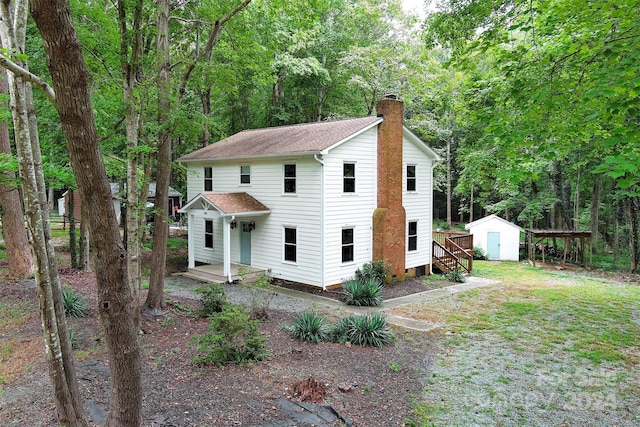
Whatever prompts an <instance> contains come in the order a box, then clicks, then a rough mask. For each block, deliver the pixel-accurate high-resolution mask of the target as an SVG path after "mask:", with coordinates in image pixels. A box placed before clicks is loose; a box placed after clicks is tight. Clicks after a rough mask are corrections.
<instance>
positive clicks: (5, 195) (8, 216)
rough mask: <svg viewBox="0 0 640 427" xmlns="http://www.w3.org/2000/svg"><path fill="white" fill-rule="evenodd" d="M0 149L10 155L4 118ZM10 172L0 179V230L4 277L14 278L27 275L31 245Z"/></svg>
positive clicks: (2, 86) (0, 83) (0, 86)
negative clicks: (6, 267) (7, 272)
mask: <svg viewBox="0 0 640 427" xmlns="http://www.w3.org/2000/svg"><path fill="white" fill-rule="evenodd" d="M0 73H1V75H0V94H6V93H8V91H9V89H8V87H7V73H6V70H5V69H4V68H1V69H0ZM0 153H2V154H8V155H11V144H10V142H9V128H8V126H7V124H6V123H5V122H0ZM15 178H16V177H15V174H14V173H13V172H11V173H8V174H7V175H6V177H5V179H6V180H7V182H3V181H0V206H2V232H3V235H4V243H5V247H6V252H7V261H8V264H9V274H8V278H11V279H18V278H25V277H29V275H31V273H32V272H33V257H32V254H31V246H30V245H29V239H28V237H27V230H26V229H25V228H24V213H23V210H22V209H23V207H22V200H21V199H20V190H19V189H18V186H17V185H18V184H17V182H16V185H14V184H13V183H12V182H10V181H13V180H14V179H15Z"/></svg>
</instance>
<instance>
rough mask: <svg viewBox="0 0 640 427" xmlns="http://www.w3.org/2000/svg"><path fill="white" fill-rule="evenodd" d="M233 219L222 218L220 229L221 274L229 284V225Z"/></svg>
mask: <svg viewBox="0 0 640 427" xmlns="http://www.w3.org/2000/svg"><path fill="white" fill-rule="evenodd" d="M232 220H233V218H228V217H225V218H224V225H223V227H222V256H223V261H222V265H223V272H224V275H225V277H226V278H227V281H228V282H229V283H231V282H232V280H231V225H230V224H229V223H230V222H231V221H232Z"/></svg>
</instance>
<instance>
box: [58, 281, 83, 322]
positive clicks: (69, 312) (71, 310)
mask: <svg viewBox="0 0 640 427" xmlns="http://www.w3.org/2000/svg"><path fill="white" fill-rule="evenodd" d="M62 304H63V306H64V315H65V316H66V317H85V316H86V315H87V300H86V299H85V298H84V297H83V296H82V295H80V294H79V293H78V292H77V291H76V290H75V289H69V288H67V289H63V290H62Z"/></svg>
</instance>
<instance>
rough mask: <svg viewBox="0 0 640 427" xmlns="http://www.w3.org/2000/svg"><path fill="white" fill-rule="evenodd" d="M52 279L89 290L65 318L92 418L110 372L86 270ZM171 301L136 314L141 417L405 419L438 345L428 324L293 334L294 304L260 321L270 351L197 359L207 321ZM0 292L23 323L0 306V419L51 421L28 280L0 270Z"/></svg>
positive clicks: (408, 285) (176, 420)
mask: <svg viewBox="0 0 640 427" xmlns="http://www.w3.org/2000/svg"><path fill="white" fill-rule="evenodd" d="M5 262H6V261H5ZM1 267H2V265H0V268H1ZM172 268H173V269H175V268H174V267H170V268H169V272H171V271H172ZM61 280H62V283H63V284H64V285H65V286H69V287H72V288H74V289H76V290H78V291H79V292H81V293H82V294H83V295H84V296H85V297H86V298H87V299H88V300H89V303H88V306H89V308H90V310H89V315H88V316H87V317H85V318H80V319H70V321H69V328H70V329H71V331H72V336H73V342H74V343H75V356H76V360H77V365H76V368H77V371H78V378H79V381H80V387H81V393H82V396H83V397H84V399H85V401H86V403H87V410H88V414H90V416H89V418H90V420H91V421H92V425H100V424H101V423H103V422H104V420H105V417H106V410H107V405H108V392H109V372H108V365H107V362H106V358H105V355H104V336H103V333H102V331H101V326H100V322H99V319H98V318H97V310H96V309H95V307H96V302H95V294H96V286H95V278H94V275H93V274H91V273H84V272H78V271H74V270H70V269H63V270H61ZM419 290H426V288H424V286H423V285H421V284H420V283H419V281H416V280H409V281H407V282H401V283H397V284H395V285H393V286H389V287H388V291H387V293H386V298H391V297H395V296H400V295H402V294H406V293H412V292H415V291H419ZM144 297H145V295H144V291H143V295H141V298H142V300H144ZM168 300H170V301H171V304H168V305H167V311H166V313H165V315H164V316H162V317H149V316H144V317H143V319H142V330H143V332H144V333H143V334H142V335H141V338H140V344H141V349H142V361H143V363H142V365H143V368H142V369H143V390H144V391H143V393H144V395H143V425H144V426H210V425H220V426H264V427H268V426H274V427H275V426H312V425H315V426H342V425H353V426H367V427H376V426H402V425H411V422H410V419H411V417H412V403H413V402H414V401H415V399H416V398H417V397H418V396H419V394H420V392H421V390H422V389H423V388H424V384H425V382H424V380H425V378H426V372H427V370H428V369H429V361H430V360H431V359H432V355H433V352H434V351H435V346H434V344H433V342H432V337H431V336H430V335H429V334H425V333H419V332H414V331H408V330H402V329H395V330H394V332H395V334H396V342H395V344H394V345H391V346H387V347H384V348H370V347H358V346H350V345H341V344H335V343H325V344H320V345H315V344H308V343H301V342H298V341H294V340H292V339H291V338H290V337H289V336H288V334H287V332H286V331H285V330H283V325H287V324H291V322H292V320H293V318H294V316H295V313H292V312H287V311H282V310H273V309H270V310H269V311H268V319H266V320H265V321H263V323H262V324H261V326H260V330H261V332H262V333H263V334H264V335H265V336H266V337H267V338H268V342H267V347H268V349H269V352H270V357H269V358H268V360H265V361H262V362H257V363H253V364H251V365H247V366H227V367H225V368H220V367H209V366H207V367H199V366H196V365H195V364H194V363H193V362H192V360H193V358H194V357H195V356H196V355H197V349H196V347H195V345H194V342H193V337H194V336H195V335H198V334H204V333H205V331H206V329H207V325H208V322H207V321H206V319H196V318H193V317H190V316H186V315H183V314H182V313H183V312H184V310H183V309H184V307H193V308H195V307H197V306H198V302H197V301H195V300H191V299H186V298H178V297H173V296H171V295H168ZM0 303H1V304H2V306H1V307H4V308H3V310H9V311H11V312H12V313H13V314H15V313H16V312H18V313H23V314H24V317H23V320H22V321H20V322H12V321H10V320H8V319H9V317H7V319H5V318H4V315H3V316H2V317H0V342H2V343H3V344H2V346H1V347H0V425H3V426H4V425H7V426H8V425H18V426H51V425H57V423H56V413H55V407H54V404H53V401H52V397H51V386H50V383H49V379H48V374H47V370H46V365H45V361H44V349H43V346H42V337H41V328H40V319H39V314H38V299H37V295H36V290H35V285H34V283H33V281H6V280H4V281H0ZM178 308H180V309H178ZM3 313H4V311H0V314H3ZM11 318H14V316H11ZM309 385H311V386H312V387H311V388H309V387H305V386H309ZM309 390H312V391H314V393H309ZM305 405H310V406H305Z"/></svg>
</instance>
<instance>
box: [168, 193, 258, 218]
mask: <svg viewBox="0 0 640 427" xmlns="http://www.w3.org/2000/svg"><path fill="white" fill-rule="evenodd" d="M198 202H200V204H198ZM209 207H213V208H214V209H216V210H217V211H218V212H220V215H221V216H233V215H236V216H251V215H264V214H268V213H270V212H271V210H270V209H269V208H268V207H266V206H265V205H264V204H263V203H262V202H260V201H259V200H257V199H256V198H254V197H253V196H251V195H250V194H248V193H244V192H241V193H200V194H198V195H197V196H195V197H194V198H193V199H191V200H190V201H189V202H187V204H186V205H184V206H183V207H182V209H180V211H179V212H181V213H186V212H188V211H190V210H191V209H205V210H206V209H208V208H209Z"/></svg>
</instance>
